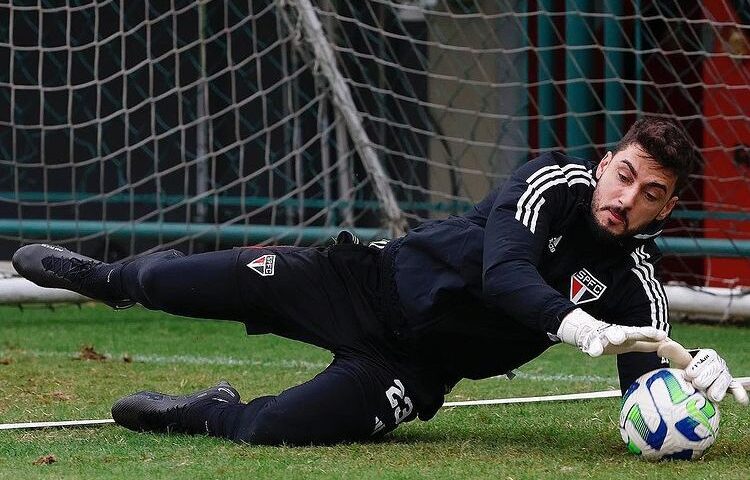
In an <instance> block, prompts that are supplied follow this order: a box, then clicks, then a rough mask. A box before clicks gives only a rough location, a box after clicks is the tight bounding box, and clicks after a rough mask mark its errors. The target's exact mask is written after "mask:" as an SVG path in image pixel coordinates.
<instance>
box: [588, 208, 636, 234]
mask: <svg viewBox="0 0 750 480" xmlns="http://www.w3.org/2000/svg"><path fill="white" fill-rule="evenodd" d="M594 211H595V210H594V205H593V204H592V206H591V208H590V209H589V211H588V215H586V223H588V226H589V230H591V233H593V234H594V238H595V239H596V241H597V242H600V243H620V242H621V241H622V240H623V239H624V238H625V237H626V236H628V235H627V234H620V235H618V234H616V233H612V232H610V231H609V230H607V229H606V228H604V227H602V226H601V225H599V222H597V221H596V216H595V215H594Z"/></svg>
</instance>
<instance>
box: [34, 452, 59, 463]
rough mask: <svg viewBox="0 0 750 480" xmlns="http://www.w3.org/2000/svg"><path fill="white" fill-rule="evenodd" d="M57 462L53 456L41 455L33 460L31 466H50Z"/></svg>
mask: <svg viewBox="0 0 750 480" xmlns="http://www.w3.org/2000/svg"><path fill="white" fill-rule="evenodd" d="M56 461H57V458H55V456H54V455H52V454H50V455H42V456H41V457H39V458H37V459H36V460H34V462H33V465H50V464H52V463H55V462H56Z"/></svg>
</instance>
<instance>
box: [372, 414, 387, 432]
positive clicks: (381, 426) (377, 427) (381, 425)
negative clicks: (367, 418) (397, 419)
mask: <svg viewBox="0 0 750 480" xmlns="http://www.w3.org/2000/svg"><path fill="white" fill-rule="evenodd" d="M384 428H385V423H383V422H382V421H381V420H380V419H379V418H378V417H377V416H376V417H375V428H374V429H373V431H372V433H371V434H370V435H375V434H376V433H378V432H379V431H381V430H382V429H384Z"/></svg>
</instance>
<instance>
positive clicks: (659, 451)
mask: <svg viewBox="0 0 750 480" xmlns="http://www.w3.org/2000/svg"><path fill="white" fill-rule="evenodd" d="M718 433H719V409H718V407H717V406H716V404H714V403H713V402H711V401H710V400H709V399H707V398H706V397H705V396H704V395H703V394H702V393H700V392H699V391H697V390H696V389H695V388H694V387H693V386H692V385H691V384H690V383H688V382H687V381H685V380H684V379H683V373H682V371H681V370H676V369H671V368H662V369H659V370H654V371H652V372H649V373H647V374H645V375H643V376H641V377H640V378H638V380H636V381H635V382H633V384H632V385H631V386H630V388H628V391H627V392H625V395H624V396H623V399H622V409H621V411H620V435H621V436H622V440H623V441H624V442H625V445H627V447H628V450H630V451H631V452H632V453H634V454H636V455H639V456H640V457H641V458H644V459H647V460H661V459H681V460H692V459H696V458H699V457H701V456H702V455H703V454H704V453H705V452H706V450H707V449H708V448H709V447H710V446H711V445H713V443H714V441H715V440H716V435H717V434H718Z"/></svg>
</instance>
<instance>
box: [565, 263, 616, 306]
mask: <svg viewBox="0 0 750 480" xmlns="http://www.w3.org/2000/svg"><path fill="white" fill-rule="evenodd" d="M606 289H607V286H606V285H604V284H603V283H602V282H601V281H600V280H599V279H597V278H596V277H594V276H593V275H592V274H591V272H589V271H588V270H586V269H585V268H582V269H580V270H579V271H577V272H576V273H574V274H573V275H571V276H570V301H571V302H573V303H575V304H576V305H580V304H582V303H588V302H593V301H595V300H599V298H600V297H601V296H602V294H603V293H604V290H606Z"/></svg>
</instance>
